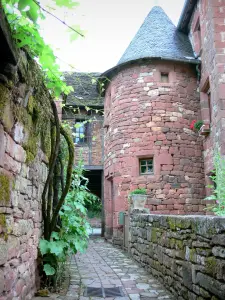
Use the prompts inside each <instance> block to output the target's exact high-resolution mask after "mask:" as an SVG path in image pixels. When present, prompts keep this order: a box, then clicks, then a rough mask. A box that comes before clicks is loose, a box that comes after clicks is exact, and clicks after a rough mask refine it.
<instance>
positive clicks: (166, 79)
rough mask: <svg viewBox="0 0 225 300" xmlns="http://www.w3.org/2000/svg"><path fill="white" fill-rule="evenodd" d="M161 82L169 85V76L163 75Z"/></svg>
mask: <svg viewBox="0 0 225 300" xmlns="http://www.w3.org/2000/svg"><path fill="white" fill-rule="evenodd" d="M161 82H164V83H168V82H169V74H168V73H161Z"/></svg>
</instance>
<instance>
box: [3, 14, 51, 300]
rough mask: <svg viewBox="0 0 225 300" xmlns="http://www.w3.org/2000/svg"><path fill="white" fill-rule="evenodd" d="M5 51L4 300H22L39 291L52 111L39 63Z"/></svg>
mask: <svg viewBox="0 0 225 300" xmlns="http://www.w3.org/2000/svg"><path fill="white" fill-rule="evenodd" d="M3 21H4V19H3V18H2V17H1V20H0V25H1V26H2V22H3ZM1 26H0V28H1ZM6 28H7V27H6ZM1 47H2V48H4V47H5V50H6V52H7V57H4V56H2V57H1V59H4V58H5V60H4V64H3V63H2V64H1V68H0V299H1V300H6V299H7V300H10V299H21V300H22V299H31V298H32V296H33V295H34V292H35V291H36V287H37V286H38V278H39V277H38V270H37V256H38V244H39V237H40V236H41V234H42V230H41V221H42V217H41V194H42V190H43V186H44V182H45V180H46V178H47V172H48V168H47V164H48V157H49V154H50V153H49V146H50V144H49V143H50V118H51V108H50V102H49V94H48V92H47V90H45V89H44V88H43V82H42V77H41V75H40V73H39V69H38V66H37V65H36V63H35V62H34V61H33V60H31V59H30V58H29V57H27V55H26V54H25V53H24V52H23V51H20V52H18V51H15V53H12V52H11V50H10V47H8V45H7V43H5V40H4V39H2V40H1ZM13 56H14V57H15V62H14V61H13V59H12V58H11V57H13ZM9 58H10V59H9ZM3 66H4V67H3Z"/></svg>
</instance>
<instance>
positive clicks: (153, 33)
mask: <svg viewBox="0 0 225 300" xmlns="http://www.w3.org/2000/svg"><path fill="white" fill-rule="evenodd" d="M141 58H161V59H170V60H180V61H189V62H190V60H192V59H193V60H195V57H194V53H193V50H192V46H191V43H190V41H189V38H188V36H187V35H185V34H184V33H182V32H179V31H178V30H177V28H176V26H175V25H174V24H173V23H172V21H171V20H170V19H169V17H168V16H167V15H166V13H165V12H164V10H163V9H162V8H161V7H159V6H155V7H153V9H152V10H151V11H150V13H149V14H148V16H147V17H146V19H145V20H144V23H143V24H142V26H141V28H140V29H139V30H138V32H137V34H136V35H135V37H134V38H133V40H132V41H131V43H130V45H129V46H128V48H127V49H126V51H125V52H124V54H123V56H122V57H121V59H120V60H119V62H118V65H120V64H123V63H126V62H129V61H133V60H137V59H141Z"/></svg>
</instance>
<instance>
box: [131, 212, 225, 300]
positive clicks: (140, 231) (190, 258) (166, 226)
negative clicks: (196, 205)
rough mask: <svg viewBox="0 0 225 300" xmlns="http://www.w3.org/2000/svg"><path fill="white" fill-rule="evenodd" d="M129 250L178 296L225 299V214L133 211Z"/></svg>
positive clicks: (213, 299)
mask: <svg viewBox="0 0 225 300" xmlns="http://www.w3.org/2000/svg"><path fill="white" fill-rule="evenodd" d="M129 251H130V253H131V255H132V256H133V257H134V258H135V260H137V261H138V262H140V263H141V265H142V266H144V267H145V268H146V269H147V270H148V271H149V272H150V273H152V274H153V275H155V276H157V277H159V279H160V280H161V281H163V283H164V284H165V286H166V287H167V288H168V289H169V290H170V291H171V292H172V293H173V294H174V295H176V297H177V298H176V299H187V300H190V299H191V300H192V299H193V300H195V299H196V300H197V299H198V300H199V299H212V300H216V299H223V300H224V299H225V218H220V217H206V216H168V215H163V216H162V215H149V214H133V215H131V220H130V242H129Z"/></svg>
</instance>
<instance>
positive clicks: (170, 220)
mask: <svg viewBox="0 0 225 300" xmlns="http://www.w3.org/2000/svg"><path fill="white" fill-rule="evenodd" d="M167 221H168V223H169V227H170V229H172V230H175V229H176V222H175V219H174V218H173V217H168V218H167Z"/></svg>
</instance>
